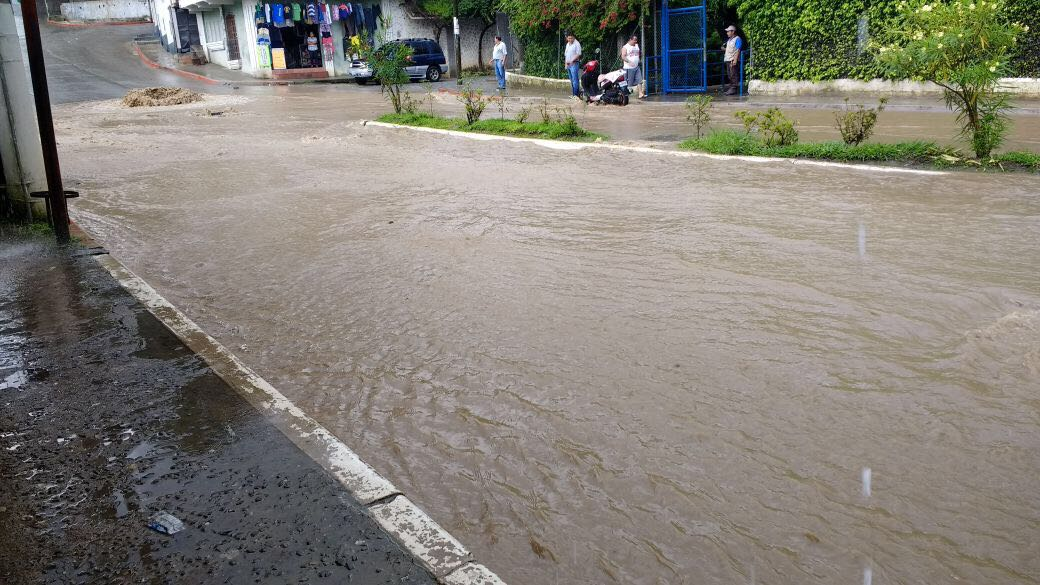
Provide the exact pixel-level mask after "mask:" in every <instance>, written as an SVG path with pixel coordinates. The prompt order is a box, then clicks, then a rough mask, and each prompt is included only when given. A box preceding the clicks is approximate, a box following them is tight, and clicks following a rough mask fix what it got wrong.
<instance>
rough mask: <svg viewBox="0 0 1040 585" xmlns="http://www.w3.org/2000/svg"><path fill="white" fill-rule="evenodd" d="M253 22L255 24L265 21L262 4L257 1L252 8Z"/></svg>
mask: <svg viewBox="0 0 1040 585" xmlns="http://www.w3.org/2000/svg"><path fill="white" fill-rule="evenodd" d="M253 22H255V23H256V24H263V23H265V22H267V21H266V20H264V5H263V4H259V3H257V5H256V7H255V8H254V9H253Z"/></svg>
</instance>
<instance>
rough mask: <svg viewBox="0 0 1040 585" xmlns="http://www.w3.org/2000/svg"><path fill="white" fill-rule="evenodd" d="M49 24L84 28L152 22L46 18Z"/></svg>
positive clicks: (147, 21) (148, 22)
mask: <svg viewBox="0 0 1040 585" xmlns="http://www.w3.org/2000/svg"><path fill="white" fill-rule="evenodd" d="M47 24H48V25H49V26H57V27H64V28H86V27H95V26H131V25H135V24H152V21H150V20H99V21H96V22H85V21H79V20H51V19H50V18H48V19H47Z"/></svg>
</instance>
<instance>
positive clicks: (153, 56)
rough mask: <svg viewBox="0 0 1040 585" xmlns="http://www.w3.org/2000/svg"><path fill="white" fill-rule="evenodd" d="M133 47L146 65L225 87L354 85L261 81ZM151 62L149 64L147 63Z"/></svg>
mask: <svg viewBox="0 0 1040 585" xmlns="http://www.w3.org/2000/svg"><path fill="white" fill-rule="evenodd" d="M134 46H135V47H136V48H137V50H139V51H140V56H141V57H142V60H143V61H145V63H146V64H149V65H151V64H154V65H157V66H159V67H161V68H163V69H169V70H171V71H175V72H180V73H185V74H187V75H188V76H190V77H193V78H195V79H200V80H203V81H206V80H208V81H210V82H212V83H223V84H227V85H300V84H309V83H354V79H353V78H352V77H347V76H342V75H341V76H337V77H325V78H322V79H263V78H259V77H253V76H252V75H249V74H248V73H244V72H242V71H237V70H234V69H228V68H226V67H221V66H220V65H214V64H213V63H206V64H203V65H192V64H184V63H181V61H180V59H179V58H178V55H174V54H173V53H169V52H167V51H166V50H165V49H163V48H162V45H160V44H159V43H157V42H137V41H135V42H134ZM149 61H150V62H151V64H150V63H149Z"/></svg>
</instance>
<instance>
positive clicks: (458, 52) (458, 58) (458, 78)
mask: <svg viewBox="0 0 1040 585" xmlns="http://www.w3.org/2000/svg"><path fill="white" fill-rule="evenodd" d="M452 7H453V10H452V11H453V12H454V13H455V21H454V22H453V23H452V24H453V27H452V31H454V33H455V85H462V36H461V35H460V34H459V33H460V32H462V31H461V30H460V27H461V25H462V23H460V22H459V0H452Z"/></svg>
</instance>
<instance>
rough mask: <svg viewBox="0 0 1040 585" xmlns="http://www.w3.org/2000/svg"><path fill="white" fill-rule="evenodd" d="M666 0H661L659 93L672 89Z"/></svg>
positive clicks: (665, 92)
mask: <svg viewBox="0 0 1040 585" xmlns="http://www.w3.org/2000/svg"><path fill="white" fill-rule="evenodd" d="M668 24H669V23H668V0H661V81H662V85H661V93H664V94H667V93H668V92H669V91H671V89H672V70H671V64H672V59H671V57H670V56H669V55H668Z"/></svg>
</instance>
